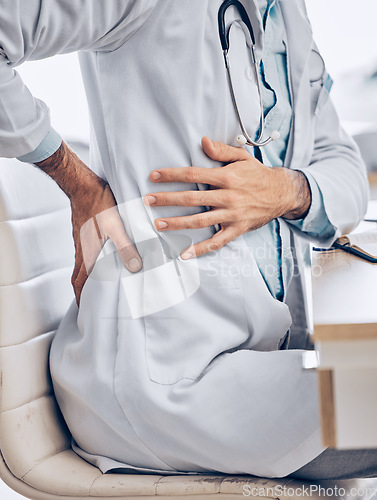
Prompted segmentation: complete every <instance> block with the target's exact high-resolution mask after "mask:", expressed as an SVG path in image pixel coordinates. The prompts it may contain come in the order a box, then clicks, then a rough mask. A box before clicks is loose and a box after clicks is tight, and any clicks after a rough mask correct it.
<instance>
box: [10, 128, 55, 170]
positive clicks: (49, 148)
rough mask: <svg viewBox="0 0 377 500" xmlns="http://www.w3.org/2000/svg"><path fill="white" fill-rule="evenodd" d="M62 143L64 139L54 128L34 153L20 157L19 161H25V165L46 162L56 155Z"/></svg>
mask: <svg viewBox="0 0 377 500" xmlns="http://www.w3.org/2000/svg"><path fill="white" fill-rule="evenodd" d="M61 143H62V138H61V136H60V135H59V134H58V132H56V130H55V129H53V128H52V127H51V128H50V130H49V131H48V133H47V135H46V137H45V138H44V139H43V141H42V142H41V143H40V144H39V146H38V147H37V148H36V149H35V150H34V151H32V152H31V153H28V154H26V155H23V156H19V157H18V160H20V161H23V162H25V163H38V162H40V161H43V160H46V159H47V158H49V157H50V156H51V155H53V154H54V153H56V151H57V150H58V149H59V148H60V145H61Z"/></svg>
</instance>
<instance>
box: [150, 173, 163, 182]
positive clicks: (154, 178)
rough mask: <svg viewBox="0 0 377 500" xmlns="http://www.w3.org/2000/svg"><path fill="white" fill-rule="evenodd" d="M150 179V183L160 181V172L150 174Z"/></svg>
mask: <svg viewBox="0 0 377 500" xmlns="http://www.w3.org/2000/svg"><path fill="white" fill-rule="evenodd" d="M151 179H152V181H158V179H161V174H160V172H156V171H155V172H152V173H151Z"/></svg>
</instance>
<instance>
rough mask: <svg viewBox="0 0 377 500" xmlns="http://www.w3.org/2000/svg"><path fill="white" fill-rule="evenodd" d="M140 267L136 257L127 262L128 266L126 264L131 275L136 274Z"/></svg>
mask: <svg viewBox="0 0 377 500" xmlns="http://www.w3.org/2000/svg"><path fill="white" fill-rule="evenodd" d="M141 267H142V266H141V261H140V260H139V259H137V258H136V257H134V258H133V259H131V260H130V261H129V262H128V264H127V268H128V269H129V271H131V272H132V273H136V272H137V271H140V269H141Z"/></svg>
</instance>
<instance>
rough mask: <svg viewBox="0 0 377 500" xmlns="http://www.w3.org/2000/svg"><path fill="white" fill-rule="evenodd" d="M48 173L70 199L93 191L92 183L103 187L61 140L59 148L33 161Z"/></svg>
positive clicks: (99, 179) (98, 178) (101, 182)
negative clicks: (48, 155) (42, 158)
mask: <svg viewBox="0 0 377 500" xmlns="http://www.w3.org/2000/svg"><path fill="white" fill-rule="evenodd" d="M35 165H37V166H38V167H39V168H40V169H41V170H43V171H44V172H45V173H46V174H47V175H49V176H50V177H51V178H52V179H53V180H54V181H55V182H56V183H57V184H58V186H59V187H60V189H61V190H62V191H63V192H64V193H65V194H66V195H67V196H68V198H69V199H70V200H71V202H72V200H73V199H75V198H76V197H80V196H83V195H84V196H85V193H87V192H89V191H93V185H95V184H98V185H99V186H101V187H103V184H104V181H103V180H102V179H101V178H100V177H98V176H97V175H96V174H95V173H94V172H93V171H92V170H90V168H88V167H87V166H86V165H85V163H84V162H83V161H81V160H80V158H79V157H78V156H77V155H76V154H75V153H74V152H73V151H72V150H71V149H70V148H69V146H68V145H67V144H66V143H65V142H64V141H63V142H62V144H61V146H60V147H59V149H58V150H57V151H56V152H55V153H54V154H52V155H51V156H50V157H49V158H46V159H45V160H43V161H41V162H38V163H35Z"/></svg>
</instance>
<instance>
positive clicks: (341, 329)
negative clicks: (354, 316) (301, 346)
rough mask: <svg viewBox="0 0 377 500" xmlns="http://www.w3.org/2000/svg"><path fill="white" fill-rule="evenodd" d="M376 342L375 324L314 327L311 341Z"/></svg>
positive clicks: (376, 325)
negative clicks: (373, 340)
mask: <svg viewBox="0 0 377 500" xmlns="http://www.w3.org/2000/svg"><path fill="white" fill-rule="evenodd" d="M372 339H376V340H377V323H349V324H339V325H315V326H314V333H313V336H312V340H313V341H314V342H321V341H326V340H331V341H333V340H372Z"/></svg>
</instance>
